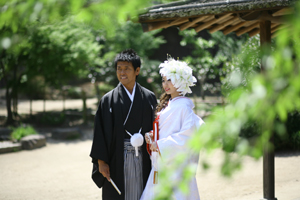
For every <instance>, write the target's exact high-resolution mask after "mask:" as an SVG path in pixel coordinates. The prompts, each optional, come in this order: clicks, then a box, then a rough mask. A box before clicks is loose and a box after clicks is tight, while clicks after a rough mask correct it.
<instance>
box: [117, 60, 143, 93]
mask: <svg viewBox="0 0 300 200" xmlns="http://www.w3.org/2000/svg"><path fill="white" fill-rule="evenodd" d="M139 73H140V68H139V67H138V68H136V70H134V67H133V66H132V63H131V62H127V61H119V62H117V77H118V80H119V81H120V82H121V83H122V84H123V85H124V86H125V87H126V88H127V89H128V90H130V89H132V88H133V86H134V84H135V79H136V76H137V75H139Z"/></svg>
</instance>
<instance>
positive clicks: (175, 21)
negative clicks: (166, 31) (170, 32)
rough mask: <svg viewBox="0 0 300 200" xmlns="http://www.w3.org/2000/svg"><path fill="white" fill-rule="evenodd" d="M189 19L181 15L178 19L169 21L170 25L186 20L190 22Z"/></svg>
mask: <svg viewBox="0 0 300 200" xmlns="http://www.w3.org/2000/svg"><path fill="white" fill-rule="evenodd" d="M188 21H189V19H188V18H180V17H179V18H177V19H175V20H173V21H171V22H170V23H169V25H170V26H175V25H178V24H182V23H185V22H188Z"/></svg>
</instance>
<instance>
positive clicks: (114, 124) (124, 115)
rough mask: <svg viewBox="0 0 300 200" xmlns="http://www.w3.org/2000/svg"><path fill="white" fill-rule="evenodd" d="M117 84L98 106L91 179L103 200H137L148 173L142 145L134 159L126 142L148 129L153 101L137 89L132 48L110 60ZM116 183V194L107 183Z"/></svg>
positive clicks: (137, 69)
mask: <svg viewBox="0 0 300 200" xmlns="http://www.w3.org/2000/svg"><path fill="white" fill-rule="evenodd" d="M114 66H115V69H116V74H117V78H118V80H119V82H120V83H119V84H118V86H117V87H116V88H114V89H113V90H111V91H110V92H108V93H107V94H105V95H104V96H103V97H102V98H101V100H100V102H99V106H98V110H97V112H96V116H95V123H94V138H93V144H92V148H91V153H90V157H91V158H92V162H93V173H92V178H93V180H94V182H95V183H96V185H97V186H98V187H99V188H101V187H102V199H103V200H112V199H113V200H119V199H120V200H123V199H125V200H139V199H140V196H141V194H142V192H143V189H144V187H145V185H146V182H147V179H148V175H149V173H150V170H151V161H150V158H149V155H148V153H147V150H146V143H145V142H144V144H143V145H142V146H141V147H139V149H138V151H139V153H138V156H136V155H135V148H134V147H133V146H132V145H131V143H130V138H131V136H130V135H129V134H131V135H133V134H134V133H138V132H139V131H140V133H141V134H142V135H143V136H144V135H145V133H146V132H149V131H150V130H152V123H153V120H154V110H155V108H156V104H157V100H156V97H155V95H154V94H153V92H151V91H149V90H147V89H146V88H144V87H142V86H140V84H138V83H137V82H136V79H137V77H138V75H139V73H140V68H141V60H140V57H139V56H138V55H137V54H136V52H135V51H134V50H132V49H128V50H124V51H122V52H121V53H120V54H118V55H117V56H116V58H115V61H114ZM111 179H112V180H113V182H114V183H115V184H116V186H117V187H118V188H119V190H120V191H121V195H119V194H118V192H117V191H116V189H115V188H114V187H113V186H112V184H111V183H110V180H111Z"/></svg>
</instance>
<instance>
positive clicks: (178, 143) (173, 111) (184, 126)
mask: <svg viewBox="0 0 300 200" xmlns="http://www.w3.org/2000/svg"><path fill="white" fill-rule="evenodd" d="M193 108H194V104H193V102H192V100H190V99H189V98H186V97H176V98H174V99H172V100H170V101H169V104H168V106H167V107H166V108H165V109H164V110H162V111H161V112H160V113H158V115H160V117H159V140H158V141H157V144H158V148H159V151H160V154H161V158H158V159H157V165H158V174H159V171H160V169H161V168H162V167H164V168H167V169H168V165H169V166H170V165H172V164H174V162H172V161H173V160H174V158H175V157H176V155H178V154H181V153H184V154H185V155H186V157H187V159H186V160H185V162H188V163H195V164H197V163H198V157H199V154H198V155H196V157H195V156H194V157H193V158H192V157H191V156H190V155H191V153H190V152H191V151H190V148H189V146H188V140H189V139H190V137H191V135H192V134H193V133H194V130H195V129H196V128H199V127H200V126H201V125H202V124H203V123H204V122H203V120H202V119H201V118H200V117H198V116H197V115H196V114H195V113H194V112H193V110H192V109H193ZM155 155H158V154H153V152H152V158H151V159H155V158H154V156H155ZM162 163H163V164H162ZM195 175H196V174H195ZM153 176H154V167H152V170H151V172H150V175H149V178H148V181H147V185H146V187H145V189H144V192H143V194H142V197H141V200H153V199H154V197H155V193H156V192H157V190H159V189H161V188H162V187H161V186H160V185H159V183H160V181H159V179H158V183H157V184H153ZM180 176H181V170H179V171H178V172H176V174H175V175H174V177H172V178H171V179H170V181H171V182H173V183H174V182H176V183H179V181H180ZM155 191H156V192H155ZM170 197H171V198H172V199H176V200H198V199H200V196H199V192H198V187H197V182H196V177H195V176H194V177H193V178H192V180H191V181H190V183H189V193H188V196H187V195H184V194H183V193H182V192H180V191H179V190H177V189H175V191H173V194H170Z"/></svg>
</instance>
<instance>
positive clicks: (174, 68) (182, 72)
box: [159, 58, 197, 96]
mask: <svg viewBox="0 0 300 200" xmlns="http://www.w3.org/2000/svg"><path fill="white" fill-rule="evenodd" d="M159 68H160V70H159V73H160V74H161V76H165V77H167V79H170V80H171V82H172V84H173V85H174V87H175V88H177V91H178V92H180V94H181V95H183V96H185V95H186V93H192V90H191V89H190V87H191V86H194V85H195V84H194V83H196V82H197V79H196V78H195V77H194V76H193V70H192V68H190V67H189V66H188V65H187V63H186V62H183V61H179V60H175V59H174V58H169V59H168V60H166V61H165V62H163V63H161V64H160V65H159Z"/></svg>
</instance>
